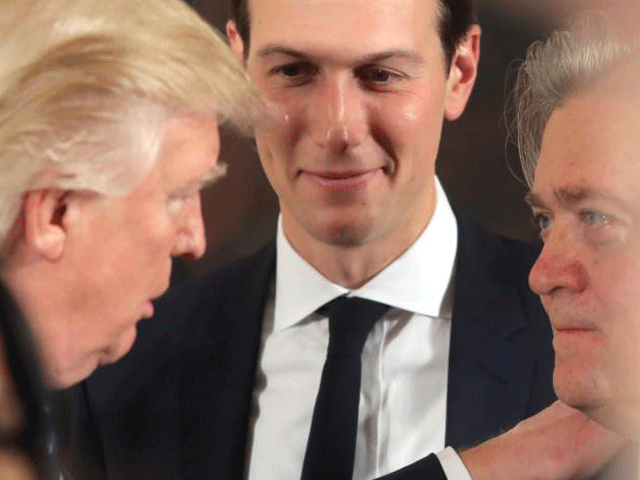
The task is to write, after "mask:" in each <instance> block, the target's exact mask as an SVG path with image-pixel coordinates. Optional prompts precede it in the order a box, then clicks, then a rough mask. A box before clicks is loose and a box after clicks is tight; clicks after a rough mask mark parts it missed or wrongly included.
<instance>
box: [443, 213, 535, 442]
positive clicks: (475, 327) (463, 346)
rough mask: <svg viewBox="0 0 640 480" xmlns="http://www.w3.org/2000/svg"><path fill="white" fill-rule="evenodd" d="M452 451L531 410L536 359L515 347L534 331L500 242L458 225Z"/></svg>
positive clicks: (449, 411)
mask: <svg viewBox="0 0 640 480" xmlns="http://www.w3.org/2000/svg"><path fill="white" fill-rule="evenodd" d="M458 227H459V228H458V231H459V233H458V242H459V243H458V254H457V258H456V273H455V283H454V308H453V316H452V330H451V347H450V354H449V381H448V401H447V427H446V444H447V445H451V446H454V447H460V446H465V445H470V444H474V443H477V442H480V441H482V440H485V439H486V438H487V437H489V436H492V435H495V434H497V433H499V432H500V431H502V430H504V429H506V428H509V427H511V426H513V425H515V423H517V422H518V421H519V420H520V419H522V418H523V417H524V416H525V414H526V411H527V404H528V400H529V394H530V389H531V380H532V374H533V370H534V368H535V363H536V362H535V359H534V358H533V356H532V355H531V354H530V353H528V352H526V351H525V350H523V349H521V348H518V347H517V346H516V345H515V344H513V343H511V341H509V338H510V337H511V336H513V335H514V334H516V333H518V334H519V333H521V332H523V331H526V330H527V329H528V321H527V319H526V317H525V314H524V311H523V307H522V304H521V299H520V292H519V291H518V287H517V284H518V283H517V282H516V281H515V280H513V278H512V273H513V265H512V264H511V263H510V261H509V258H508V257H507V255H506V253H505V252H504V249H503V248H502V247H501V245H500V243H499V240H497V239H496V238H495V237H491V236H488V235H487V234H486V233H484V232H483V231H482V230H481V229H480V228H478V227H476V226H474V225H472V224H470V223H469V222H468V221H465V220H463V219H461V218H458Z"/></svg>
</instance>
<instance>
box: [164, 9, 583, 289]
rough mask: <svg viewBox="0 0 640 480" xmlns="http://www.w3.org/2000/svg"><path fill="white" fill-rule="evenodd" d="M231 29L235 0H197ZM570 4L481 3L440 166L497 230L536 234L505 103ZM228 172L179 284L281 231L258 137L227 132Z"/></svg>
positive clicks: (206, 206) (215, 21) (215, 190)
mask: <svg viewBox="0 0 640 480" xmlns="http://www.w3.org/2000/svg"><path fill="white" fill-rule="evenodd" d="M188 3H190V4H191V5H192V6H193V7H194V8H195V9H196V10H197V11H198V12H199V13H200V14H201V15H202V16H203V17H204V18H206V19H207V20H208V21H209V22H210V23H211V24H212V25H213V26H215V27H216V28H218V29H219V30H221V31H223V32H224V25H225V23H226V20H227V19H228V18H229V16H230V15H229V5H228V0H189V1H188ZM572 10H573V8H572V7H571V6H570V4H569V3H568V2H564V1H555V2H554V1H552V0H544V1H537V2H530V1H523V0H515V1H514V0H511V1H509V0H480V6H479V18H480V25H481V26H482V39H481V58H480V70H479V74H478V79H477V81H476V85H475V88H474V92H473V94H472V96H471V99H470V101H469V104H468V105H467V109H466V111H465V113H464V115H463V116H462V117H461V118H460V119H459V120H457V121H456V122H453V123H447V124H445V128H444V131H443V136H442V144H441V148H440V152H439V155H438V163H437V170H438V175H439V177H440V180H441V181H442V184H443V185H444V188H445V190H446V191H447V193H448V194H449V199H450V200H451V202H452V203H453V204H454V205H455V206H457V208H458V209H459V210H460V211H462V212H463V213H464V214H466V215H467V216H469V217H471V218H473V219H475V220H476V221H478V222H480V223H481V224H482V225H484V226H485V227H486V228H487V229H489V230H490V231H493V232H495V233H499V234H502V235H506V236H509V237H514V238H519V239H522V240H525V241H532V240H534V239H535V235H536V232H535V230H534V228H533V226H532V224H531V221H530V218H531V214H530V211H529V209H528V207H527V206H526V205H525V204H524V202H523V200H522V198H523V196H524V194H525V193H526V191H527V188H526V185H525V184H524V182H523V180H522V174H521V171H520V166H519V161H518V155H517V151H516V149H515V148H514V147H513V145H510V144H507V142H506V130H507V129H506V123H505V120H504V105H505V101H506V99H507V96H508V92H509V90H510V85H511V84H512V81H513V78H514V76H515V70H516V68H517V65H518V63H519V61H520V60H522V59H524V57H525V54H526V49H527V47H528V45H529V44H530V43H532V42H533V41H535V40H537V39H540V38H543V37H544V36H546V35H547V34H548V33H549V32H550V31H551V30H553V29H554V28H556V27H558V26H560V25H562V23H563V22H564V21H565V19H566V17H567V16H568V15H570V14H571V13H572ZM221 160H222V161H223V162H224V163H226V164H227V165H228V167H229V168H228V170H227V176H226V177H225V178H223V179H222V180H220V181H219V182H217V183H216V184H215V185H213V186H212V187H209V188H208V189H207V190H205V191H204V192H203V213H204V218H205V225H206V227H207V240H208V247H207V253H206V254H205V256H204V258H202V259H201V260H199V261H188V260H182V259H179V260H177V261H176V265H175V267H176V268H175V269H174V272H175V273H174V282H175V281H180V280H183V279H184V278H187V277H189V276H194V275H201V274H202V273H204V272H205V271H207V270H209V269H212V268H216V267H219V266H222V265H225V264H227V263H229V262H230V261H232V260H234V259H236V258H238V257H240V256H243V255H246V254H248V253H251V252H253V251H254V250H256V249H257V248H258V247H259V246H261V245H262V244H263V243H265V242H266V241H267V240H268V239H270V238H272V237H273V235H274V233H275V225H276V219H277V215H278V205H277V199H276V197H275V194H274V193H273V191H272V190H271V187H270V186H269V184H268V182H267V180H266V178H265V176H264V174H263V173H262V169H261V167H260V163H259V160H258V158H257V154H256V151H255V147H254V145H253V142H252V141H251V140H250V139H243V138H240V137H238V136H237V135H235V134H233V133H232V132H228V131H223V135H222V152H221Z"/></svg>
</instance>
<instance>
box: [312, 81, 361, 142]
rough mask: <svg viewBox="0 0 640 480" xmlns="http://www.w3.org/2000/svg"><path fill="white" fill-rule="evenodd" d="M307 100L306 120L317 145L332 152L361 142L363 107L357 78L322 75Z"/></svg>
mask: <svg viewBox="0 0 640 480" xmlns="http://www.w3.org/2000/svg"><path fill="white" fill-rule="evenodd" d="M310 101H311V102H313V105H312V108H309V109H308V112H309V119H308V121H309V123H310V125H311V131H312V136H313V139H314V141H315V143H316V144H318V145H320V146H321V147H322V148H325V149H327V150H329V151H330V152H332V153H343V152H344V151H346V150H347V149H348V148H353V147H355V146H357V145H359V144H360V143H361V142H362V141H363V139H364V137H365V135H366V131H367V125H366V107H365V103H364V102H365V99H364V97H363V96H362V92H360V88H359V85H358V82H357V80H356V79H354V78H351V77H347V76H345V77H338V78H325V79H324V80H323V81H322V82H320V83H319V84H318V85H317V90H316V92H314V95H312V97H311V98H310Z"/></svg>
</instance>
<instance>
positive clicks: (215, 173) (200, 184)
mask: <svg viewBox="0 0 640 480" xmlns="http://www.w3.org/2000/svg"><path fill="white" fill-rule="evenodd" d="M226 172H227V165H226V164H224V163H216V164H214V165H212V166H211V168H209V169H208V170H207V171H206V172H204V173H203V174H202V175H201V176H200V177H198V178H197V179H195V180H193V181H191V182H189V183H188V184H187V185H185V186H184V187H180V188H178V189H177V190H176V191H175V192H173V193H172V196H180V195H183V194H185V193H188V192H196V191H200V190H202V189H203V188H206V187H208V186H209V185H211V184H213V183H215V182H216V181H217V180H218V179H220V178H221V177H223V176H224V175H225V173H226Z"/></svg>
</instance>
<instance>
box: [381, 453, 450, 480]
mask: <svg viewBox="0 0 640 480" xmlns="http://www.w3.org/2000/svg"><path fill="white" fill-rule="evenodd" d="M378 480H447V476H446V475H445V474H444V470H442V466H441V465H440V461H439V460H438V457H436V455H435V454H433V453H432V454H431V455H429V456H427V457H425V458H423V459H421V460H418V461H417V462H415V463H412V464H411V465H407V466H406V467H404V468H403V469H401V470H397V471H395V472H393V473H390V474H388V475H385V476H383V477H380V478H378ZM451 480H454V479H451Z"/></svg>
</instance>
